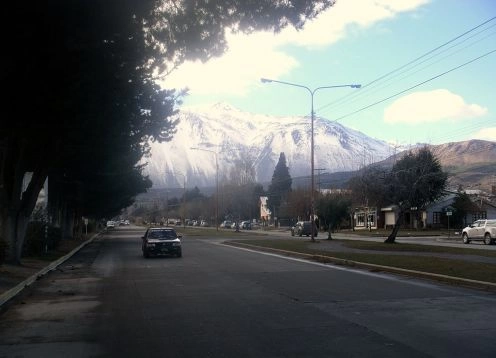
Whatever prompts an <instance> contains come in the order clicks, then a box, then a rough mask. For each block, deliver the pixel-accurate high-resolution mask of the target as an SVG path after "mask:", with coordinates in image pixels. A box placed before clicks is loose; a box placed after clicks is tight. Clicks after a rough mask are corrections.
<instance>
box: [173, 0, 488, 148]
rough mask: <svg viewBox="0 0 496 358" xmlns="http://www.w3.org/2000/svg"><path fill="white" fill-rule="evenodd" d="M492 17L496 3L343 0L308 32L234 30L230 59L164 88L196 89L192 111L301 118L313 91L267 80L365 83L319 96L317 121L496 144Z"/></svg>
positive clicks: (410, 140) (193, 66) (419, 138)
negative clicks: (223, 106)
mask: <svg viewBox="0 0 496 358" xmlns="http://www.w3.org/2000/svg"><path fill="white" fill-rule="evenodd" d="M493 17H496V1H494V0H471V1H462V0H338V1H337V3H336V4H335V6H334V7H332V8H331V9H330V10H328V11H326V12H325V13H322V14H321V15H320V16H319V17H318V18H317V19H315V20H314V21H312V22H310V23H308V24H307V26H306V27H305V28H304V29H303V30H301V31H299V32H296V31H295V30H294V29H286V30H284V31H283V32H282V33H280V34H276V35H275V34H272V33H264V32H258V33H255V34H251V35H231V34H229V35H228V39H229V49H228V50H227V51H226V53H225V55H224V56H222V57H220V58H216V59H213V60H211V61H209V62H207V63H204V64H202V63H198V62H187V63H185V64H184V65H182V66H181V67H180V68H178V69H177V70H176V71H174V72H173V73H172V74H171V75H169V76H168V77H167V78H166V80H165V84H164V86H165V87H174V88H183V87H188V88H189V91H190V92H189V95H188V96H187V97H185V99H184V106H198V105H200V106H203V105H208V104H212V103H217V102H227V103H229V104H231V105H233V106H234V107H237V108H239V109H240V110H243V111H247V112H251V113H258V114H270V115H278V116H279V115H280V116H292V115H309V113H310V104H311V101H310V95H309V93H308V92H307V91H305V90H304V89H301V88H296V87H291V86H287V85H282V84H277V83H270V84H263V83H261V82H260V78H261V77H266V78H271V79H275V80H279V81H285V82H291V83H297V84H301V85H304V86H307V87H309V88H311V89H313V88H316V87H319V86H335V85H343V84H352V83H358V84H361V85H362V86H363V87H362V89H359V90H356V89H351V88H333V89H323V90H319V91H317V92H316V93H315V96H314V105H315V110H316V115H317V116H319V117H324V118H326V119H328V120H331V121H333V120H337V121H339V123H341V124H343V125H344V126H347V127H350V128H353V129H357V130H359V131H361V132H363V133H365V134H367V135H369V136H371V137H374V138H378V139H382V140H385V141H388V142H393V143H397V144H400V145H406V146H408V145H410V144H416V143H430V144H439V143H446V142H454V141H462V140H467V139H472V138H480V139H487V140H493V141H496V115H495V113H496V81H495V80H496V52H493V53H490V52H491V51H493V50H496V19H493V20H491V19H492V18H493ZM488 20H490V21H488ZM484 22H487V23H486V24H484V25H482V26H480V27H478V28H477V29H476V30H473V31H470V32H468V33H467V34H465V35H463V34H464V33H466V32H467V31H469V30H471V29H473V28H475V27H477V26H479V25H481V24H483V23H484ZM461 35H463V36H461ZM459 36H460V37H459ZM457 37H459V38H458V39H455V38H457ZM452 40H453V41H452ZM450 41H451V42H450ZM442 45H444V46H442ZM439 46H441V47H440V48H439V49H437V50H435V49H436V48H438V47H439ZM433 50H435V51H433ZM430 51H433V52H432V53H430V54H428V55H425V54H427V53H429V52H430ZM488 53H490V54H488ZM423 55H425V56H424V57H421V56H423ZM480 56H484V57H482V58H480V59H477V60H475V59H476V58H478V57H480ZM419 57H421V58H420V59H419ZM472 60H474V61H473V62H472V63H470V64H467V65H464V64H465V63H467V62H469V61H472ZM410 62H412V63H410ZM409 63H410V64H409ZM408 64H409V65H408ZM462 65H464V66H462ZM402 66H404V67H402ZM458 66H462V67H460V68H458V69H456V70H455V69H454V68H456V67H458ZM399 68H401V69H400V70H398V71H396V72H394V73H392V74H389V75H388V76H385V77H384V78H383V79H380V78H381V77H382V76H384V75H386V74H388V73H390V72H391V71H393V70H396V69H399ZM452 69H453V71H451V72H449V73H447V74H445V75H442V76H440V77H438V78H436V79H433V80H430V79H431V78H433V77H436V76H439V75H441V74H443V73H444V72H447V71H449V70H452ZM429 80H430V81H429ZM424 81H428V82H426V83H425V84H421V83H422V82H424ZM415 86H416V87H415ZM411 87H415V88H413V89H410V90H408V89H409V88H411ZM400 92H402V93H401V94H400ZM397 94H398V95H397ZM389 97H391V98H389ZM387 98H389V99H387ZM386 99H387V100H386ZM377 102H381V103H378V104H375V103H377ZM367 107H368V108H367Z"/></svg>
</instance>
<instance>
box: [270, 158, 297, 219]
mask: <svg viewBox="0 0 496 358" xmlns="http://www.w3.org/2000/svg"><path fill="white" fill-rule="evenodd" d="M292 182H293V180H292V179H291V175H289V168H288V166H287V165H286V156H285V155H284V153H281V154H280V155H279V161H278V162H277V164H276V167H275V169H274V174H272V180H271V182H270V185H269V190H268V193H267V195H268V198H269V200H268V206H269V208H270V209H271V210H272V209H276V210H277V209H278V208H279V207H280V206H281V202H282V200H283V198H285V197H286V196H287V194H288V193H289V192H290V191H291V185H292Z"/></svg>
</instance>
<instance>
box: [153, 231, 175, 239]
mask: <svg viewBox="0 0 496 358" xmlns="http://www.w3.org/2000/svg"><path fill="white" fill-rule="evenodd" d="M176 236H177V235H176V233H175V232H174V231H172V230H156V231H155V230H154V231H151V232H150V233H148V237H149V238H150V239H175V238H176Z"/></svg>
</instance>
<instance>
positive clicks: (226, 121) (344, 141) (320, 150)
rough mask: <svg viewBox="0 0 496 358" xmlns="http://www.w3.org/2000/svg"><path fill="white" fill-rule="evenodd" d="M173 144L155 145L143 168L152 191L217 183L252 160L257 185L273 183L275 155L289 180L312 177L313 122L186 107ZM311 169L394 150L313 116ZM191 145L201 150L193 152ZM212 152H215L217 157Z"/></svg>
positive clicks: (359, 162) (351, 163)
mask: <svg viewBox="0 0 496 358" xmlns="http://www.w3.org/2000/svg"><path fill="white" fill-rule="evenodd" d="M178 119H179V124H178V125H177V128H176V129H177V131H176V134H175V135H174V138H173V140H172V141H171V142H167V143H160V144H159V143H153V144H152V145H151V154H152V155H151V158H149V163H148V165H147V167H146V171H145V173H146V174H149V176H150V178H151V179H152V181H153V183H154V188H160V187H169V186H171V185H176V186H180V185H182V184H183V180H184V177H186V178H187V182H188V186H190V187H192V186H195V185H196V186H212V185H214V184H215V178H216V166H215V157H216V156H217V159H218V162H219V177H220V178H224V177H227V176H228V174H229V171H230V170H231V168H232V167H233V166H234V163H235V162H236V161H238V160H240V159H244V160H248V161H249V162H252V166H253V169H254V170H255V174H256V178H255V179H256V181H258V182H268V181H270V179H271V176H272V173H273V171H274V168H275V165H276V163H277V160H278V159H279V154H280V153H281V152H284V153H285V156H286V159H287V165H288V167H289V169H290V174H291V176H292V177H300V176H310V152H311V151H310V142H311V122H310V120H309V118H308V117H297V116H288V117H274V116H268V115H261V114H252V113H247V112H242V111H240V110H238V109H236V108H234V107H232V106H230V105H227V104H223V103H219V104H215V105H213V106H210V107H197V108H194V109H184V110H182V111H181V112H180V113H179V114H178ZM314 140H315V147H314V148H315V168H325V169H326V170H329V171H348V170H353V169H357V168H359V167H361V166H363V165H365V164H370V163H373V162H375V161H378V160H382V159H385V158H386V157H388V156H390V155H391V153H392V147H391V146H390V145H389V144H388V143H386V142H384V141H381V140H378V139H374V138H371V137H368V136H366V135H365V134H363V133H361V132H359V131H356V130H353V129H349V128H346V127H345V126H343V125H341V124H340V123H337V122H331V121H329V120H327V119H325V118H322V117H317V118H315V121H314ZM192 147H196V148H202V149H204V150H192V149H191V148H192ZM215 153H218V155H216V154H215Z"/></svg>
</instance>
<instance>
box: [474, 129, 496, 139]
mask: <svg viewBox="0 0 496 358" xmlns="http://www.w3.org/2000/svg"><path fill="white" fill-rule="evenodd" d="M471 137H472V138H473V139H483V140H489V141H492V142H496V127H488V128H484V129H481V130H480V131H478V132H476V133H474V134H473V135H472V136H471Z"/></svg>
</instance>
